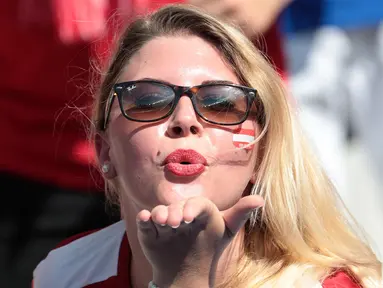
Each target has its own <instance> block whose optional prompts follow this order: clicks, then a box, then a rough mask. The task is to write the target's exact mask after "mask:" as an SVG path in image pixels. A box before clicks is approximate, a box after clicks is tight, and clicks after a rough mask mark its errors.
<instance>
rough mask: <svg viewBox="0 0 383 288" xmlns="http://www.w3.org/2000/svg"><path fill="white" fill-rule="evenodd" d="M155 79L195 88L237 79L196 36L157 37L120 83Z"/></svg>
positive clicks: (145, 46) (208, 45)
mask: <svg viewBox="0 0 383 288" xmlns="http://www.w3.org/2000/svg"><path fill="white" fill-rule="evenodd" d="M142 78H154V79H160V80H165V81H168V82H170V83H172V84H175V85H181V86H193V85H198V84H201V83H202V82H203V81H205V80H227V81H231V82H234V83H238V79H237V77H236V75H235V73H234V71H233V70H232V69H231V67H230V66H229V65H228V64H227V63H225V61H224V60H223V58H222V55H221V54H220V53H219V52H218V51H217V49H215V48H214V47H213V46H212V45H210V44H209V43H207V42H206V41H204V40H203V39H201V38H199V37H196V36H177V37H158V38H155V39H153V40H151V41H149V42H148V43H146V44H145V45H144V46H143V47H142V48H141V49H140V50H139V51H138V52H137V53H136V54H135V55H134V56H133V57H132V58H131V59H130V61H129V64H128V65H127V66H126V67H125V70H124V72H123V74H122V76H121V79H120V80H121V81H131V80H138V79H142Z"/></svg>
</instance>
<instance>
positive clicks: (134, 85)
mask: <svg viewBox="0 0 383 288" xmlns="http://www.w3.org/2000/svg"><path fill="white" fill-rule="evenodd" d="M136 88H137V86H136V84H133V85H130V86H128V87H126V90H128V91H132V90H134V89H136Z"/></svg>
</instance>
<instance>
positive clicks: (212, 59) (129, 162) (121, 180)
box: [96, 36, 263, 287]
mask: <svg viewBox="0 0 383 288" xmlns="http://www.w3.org/2000/svg"><path fill="white" fill-rule="evenodd" d="M143 78H153V79H158V80H164V81H167V82H170V83H172V84H175V85H182V86H193V85H199V84H202V82H204V81H209V80H225V81H231V82H233V83H236V84H239V82H238V79H237V77H236V75H235V73H234V72H233V71H232V69H230V67H229V66H228V65H227V64H226V63H225V62H224V61H223V59H222V57H221V55H220V54H219V52H218V51H217V50H216V49H215V48H213V47H212V46H211V45H210V44H208V43H207V42H205V41H204V40H202V39H200V38H198V37H194V36H182V37H181V36H178V37H160V38H156V39H154V40H151V41H149V42H148V43H147V44H146V45H144V47H143V48H142V49H141V50H140V51H139V52H138V53H137V54H136V55H134V56H133V57H132V59H131V60H130V62H129V63H128V65H127V66H126V68H125V70H124V71H123V73H122V76H121V79H120V80H119V82H123V81H131V80H138V79H143ZM110 119H111V120H110V123H109V126H108V130H107V133H106V134H105V135H99V136H98V139H97V141H96V142H97V143H98V144H97V150H98V153H99V157H100V162H101V163H100V164H101V165H102V164H104V163H108V164H109V165H110V170H109V172H108V173H106V174H105V176H106V177H107V178H108V179H115V181H117V183H118V186H119V187H120V189H119V190H120V201H121V210H122V214H123V217H124V219H125V221H126V231H127V234H128V238H129V242H130V246H131V250H132V254H133V260H132V271H131V272H132V275H133V279H132V282H133V285H134V287H145V286H146V285H147V283H148V282H149V281H150V280H152V279H154V281H155V283H156V284H157V285H159V286H160V287H187V286H188V285H197V287H209V286H212V285H213V283H214V281H215V278H216V277H221V276H223V275H220V273H221V272H220V271H222V270H224V269H226V268H228V266H230V263H233V262H234V261H235V259H237V258H238V257H239V255H240V251H241V248H240V244H241V242H242V241H241V239H242V237H243V231H242V230H243V229H242V227H243V225H244V223H245V222H246V221H247V219H248V217H249V215H250V214H249V213H250V212H251V211H252V210H253V209H255V208H257V207H260V206H262V205H263V200H262V199H261V198H260V197H259V196H244V195H246V194H248V193H249V187H250V186H251V183H252V182H253V181H254V177H255V175H254V167H255V166H256V161H257V153H258V146H257V145H254V147H253V149H250V150H238V149H235V146H234V144H233V141H232V138H233V134H234V133H236V132H237V131H238V129H239V128H241V127H242V128H246V129H254V130H255V132H256V135H258V134H259V130H260V128H259V126H258V124H257V123H256V122H255V121H254V119H248V120H246V121H245V122H244V123H243V124H241V125H237V126H226V127H223V126H218V125H212V124H209V123H206V122H205V121H203V120H202V119H201V118H200V117H198V115H196V113H195V112H194V109H193V106H192V103H191V101H190V99H189V98H188V97H182V98H181V99H180V102H179V103H178V105H177V107H176V109H175V111H174V113H173V114H172V115H171V116H170V117H169V118H168V119H165V120H163V121H159V122H154V123H139V122H134V121H129V120H127V119H126V118H124V117H123V116H122V115H121V113H120V110H119V107H118V103H117V101H115V102H114V105H113V107H112V111H111V117H110ZM146 143H150V145H147V144H146ZM145 144H146V145H145ZM182 148H183V149H193V150H195V151H197V152H199V153H200V154H202V155H203V156H204V157H205V158H206V159H207V162H208V165H207V167H206V169H205V171H204V172H203V173H202V174H201V175H199V176H197V177H179V176H175V175H169V173H167V172H166V170H164V167H163V166H162V165H161V163H162V162H163V160H164V159H165V158H166V156H167V155H168V154H170V153H171V152H173V151H174V150H176V149H182ZM184 221H186V222H191V223H189V224H185V223H184ZM161 224H162V225H161ZM171 227H178V228H176V229H172V228H171ZM174 251H177V253H174ZM181 265H182V266H181ZM180 267H183V269H180Z"/></svg>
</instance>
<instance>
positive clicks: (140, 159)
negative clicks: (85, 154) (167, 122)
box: [111, 123, 160, 173]
mask: <svg viewBox="0 0 383 288" xmlns="http://www.w3.org/2000/svg"><path fill="white" fill-rule="evenodd" d="M125 124H126V123H125ZM139 124H140V123H139ZM125 126H127V125H125ZM159 130H160V129H159V127H154V126H152V127H142V124H141V125H129V127H128V128H125V127H124V128H117V129H114V130H113V131H112V132H113V134H112V133H111V135H113V137H112V139H111V153H112V155H111V156H112V161H113V163H114V164H115V165H116V168H117V172H119V171H121V172H125V173H126V172H129V171H126V170H130V171H133V170H132V168H134V170H141V168H142V167H143V166H145V165H147V164H150V163H151V160H152V159H154V157H155V155H156V153H157V150H158V142H159V137H158V134H159V133H160V131H159ZM148 143H150V145H148Z"/></svg>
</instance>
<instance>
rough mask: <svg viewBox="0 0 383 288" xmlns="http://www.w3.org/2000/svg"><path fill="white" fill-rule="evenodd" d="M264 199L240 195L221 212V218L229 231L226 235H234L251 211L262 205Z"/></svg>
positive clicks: (256, 196)
mask: <svg viewBox="0 0 383 288" xmlns="http://www.w3.org/2000/svg"><path fill="white" fill-rule="evenodd" d="M263 204H264V200H263V198H262V197H261V196H258V195H250V196H245V197H242V198H241V199H240V200H239V201H238V202H237V203H236V204H235V205H234V206H233V207H231V208H230V209H228V210H226V211H224V212H223V218H224V219H225V222H226V227H227V229H228V230H229V231H227V232H228V235H235V234H236V233H237V232H238V231H239V230H240V229H241V228H242V227H243V226H244V225H245V223H246V221H247V220H248V219H249V217H250V215H251V212H252V211H253V210H254V209H256V208H259V207H262V206H263Z"/></svg>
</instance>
